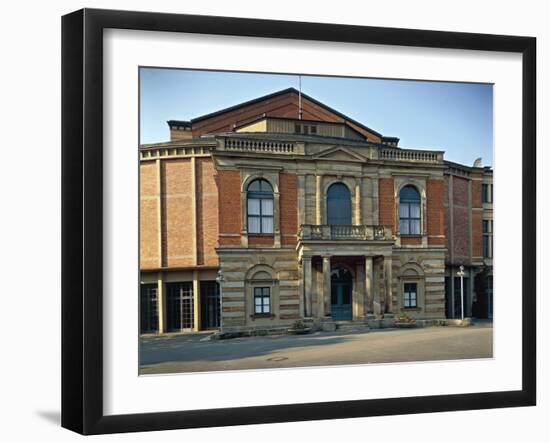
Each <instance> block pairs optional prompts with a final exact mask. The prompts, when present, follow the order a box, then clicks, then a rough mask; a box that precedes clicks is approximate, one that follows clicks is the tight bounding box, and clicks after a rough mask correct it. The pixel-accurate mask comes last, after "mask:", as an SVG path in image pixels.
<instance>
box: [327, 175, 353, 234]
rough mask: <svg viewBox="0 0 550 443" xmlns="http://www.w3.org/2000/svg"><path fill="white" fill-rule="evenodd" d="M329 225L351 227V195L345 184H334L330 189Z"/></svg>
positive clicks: (328, 205) (328, 201) (328, 196)
mask: <svg viewBox="0 0 550 443" xmlns="http://www.w3.org/2000/svg"><path fill="white" fill-rule="evenodd" d="M327 224H328V225H351V194H350V192H349V189H348V187H347V186H346V185H345V184H343V183H334V184H333V185H331V186H330V187H329V188H328V191H327Z"/></svg>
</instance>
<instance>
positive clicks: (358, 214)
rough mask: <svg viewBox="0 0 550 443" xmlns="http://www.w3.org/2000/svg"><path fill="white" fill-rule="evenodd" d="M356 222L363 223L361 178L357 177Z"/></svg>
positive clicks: (357, 223)
mask: <svg viewBox="0 0 550 443" xmlns="http://www.w3.org/2000/svg"><path fill="white" fill-rule="evenodd" d="M354 220H355V224H356V225H360V224H362V223H361V178H356V179H355V217H354Z"/></svg>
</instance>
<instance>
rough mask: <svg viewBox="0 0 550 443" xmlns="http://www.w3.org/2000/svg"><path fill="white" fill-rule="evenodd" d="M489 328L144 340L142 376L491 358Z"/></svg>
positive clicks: (194, 336) (198, 336)
mask: <svg viewBox="0 0 550 443" xmlns="http://www.w3.org/2000/svg"><path fill="white" fill-rule="evenodd" d="M492 354H493V328H492V326H491V325H480V326H472V327H469V328H460V327H449V326H448V327H431V328H419V329H388V330H374V331H373V330H371V331H370V332H339V331H337V332H331V333H328V332H316V333H313V334H308V335H302V336H293V335H281V336H268V337H247V338H237V339H231V340H212V341H211V340H208V336H207V335H204V334H199V335H183V336H172V337H147V338H142V339H141V370H140V373H141V374H163V373H174V372H198V371H220V370H241V369H260V368H289V367H300V366H302V367H303V366H330V365H339V364H364V363H389V362H405V361H427V360H455V359H466V358H468V359H471V358H491V357H492Z"/></svg>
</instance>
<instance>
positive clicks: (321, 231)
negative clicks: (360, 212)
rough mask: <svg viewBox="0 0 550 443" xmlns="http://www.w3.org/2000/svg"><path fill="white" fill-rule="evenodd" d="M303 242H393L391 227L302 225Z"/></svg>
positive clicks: (301, 236)
mask: <svg viewBox="0 0 550 443" xmlns="http://www.w3.org/2000/svg"><path fill="white" fill-rule="evenodd" d="M300 239H301V240H331V241H335V240H336V241H337V240H365V241H369V240H370V241H373V240H391V239H392V232H391V228H390V227H389V226H371V225H302V226H301V228H300Z"/></svg>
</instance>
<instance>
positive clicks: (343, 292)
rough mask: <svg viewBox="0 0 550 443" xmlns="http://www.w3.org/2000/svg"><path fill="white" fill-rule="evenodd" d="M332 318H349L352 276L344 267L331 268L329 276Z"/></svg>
mask: <svg viewBox="0 0 550 443" xmlns="http://www.w3.org/2000/svg"><path fill="white" fill-rule="evenodd" d="M330 285H331V297H330V298H331V314H332V319H333V320H351V319H352V312H351V291H352V276H351V273H350V272H349V271H348V270H347V269H345V268H336V269H333V270H332V272H331V276H330Z"/></svg>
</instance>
